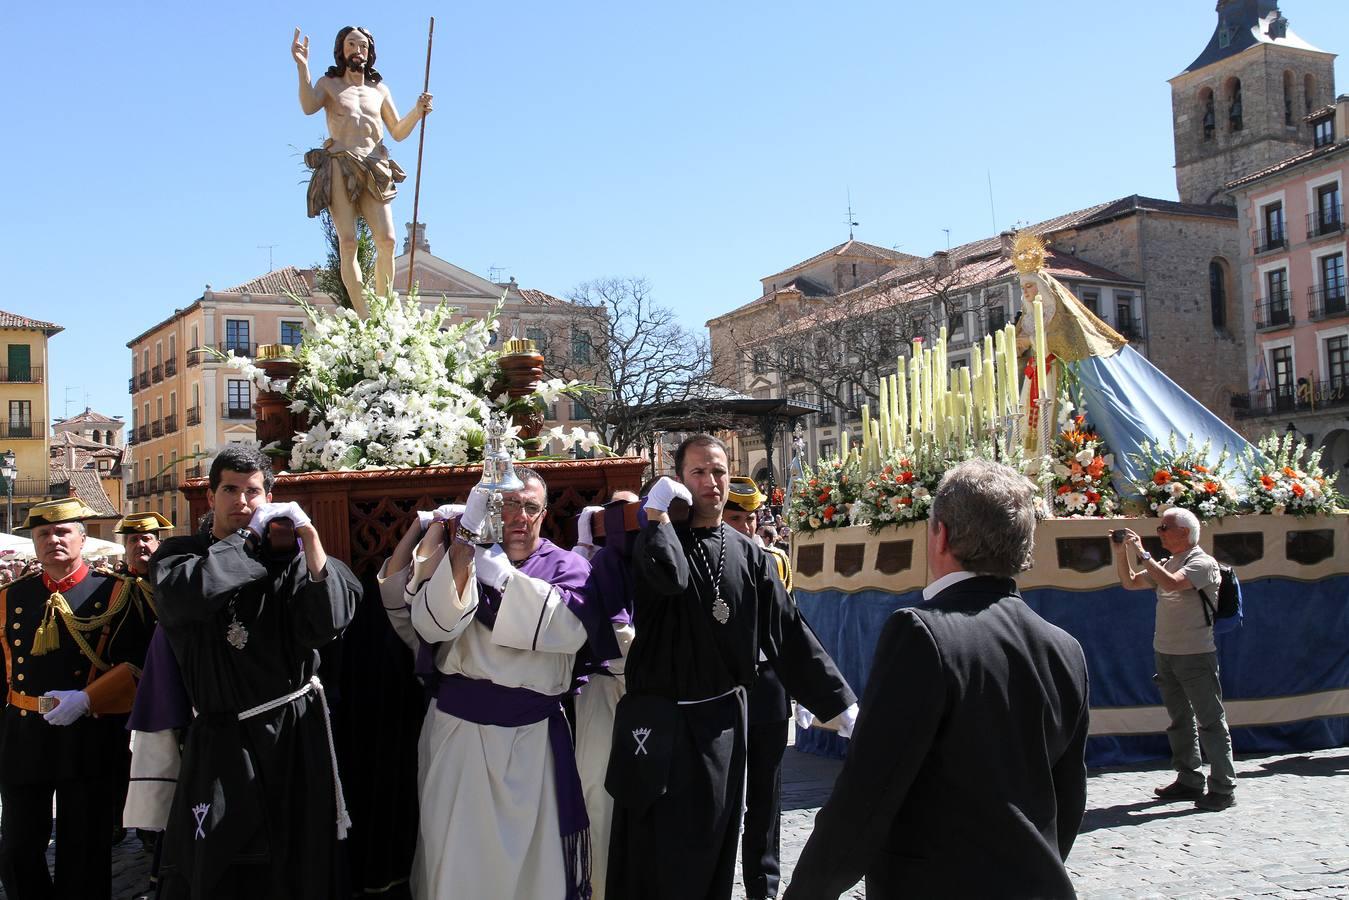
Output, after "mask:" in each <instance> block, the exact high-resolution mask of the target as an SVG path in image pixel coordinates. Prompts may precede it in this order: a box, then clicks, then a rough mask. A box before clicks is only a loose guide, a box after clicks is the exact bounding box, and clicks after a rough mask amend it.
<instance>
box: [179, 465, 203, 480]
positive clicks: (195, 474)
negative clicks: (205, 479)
mask: <svg viewBox="0 0 1349 900" xmlns="http://www.w3.org/2000/svg"><path fill="white" fill-rule="evenodd" d="M201 475H202V471H201V466H189V467H188V469H187V471H186V472H184V473H183V477H184V478H200V477H201Z"/></svg>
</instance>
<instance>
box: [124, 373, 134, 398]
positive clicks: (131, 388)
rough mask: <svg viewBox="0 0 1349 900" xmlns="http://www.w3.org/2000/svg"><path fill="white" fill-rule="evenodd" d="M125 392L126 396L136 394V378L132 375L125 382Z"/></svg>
mask: <svg viewBox="0 0 1349 900" xmlns="http://www.w3.org/2000/svg"><path fill="white" fill-rule="evenodd" d="M126 392H127V393H128V394H134V393H136V376H135V375H132V376H131V377H130V378H128V379H127V380H126Z"/></svg>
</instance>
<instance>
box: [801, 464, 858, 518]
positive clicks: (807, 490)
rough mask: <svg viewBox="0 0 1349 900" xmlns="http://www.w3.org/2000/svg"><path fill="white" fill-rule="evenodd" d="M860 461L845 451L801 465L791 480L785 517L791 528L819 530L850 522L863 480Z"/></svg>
mask: <svg viewBox="0 0 1349 900" xmlns="http://www.w3.org/2000/svg"><path fill="white" fill-rule="evenodd" d="M861 476H862V464H861V461H860V460H859V459H858V458H857V455H856V454H853V453H845V454H844V455H843V456H833V457H829V458H827V459H822V460H820V461H819V462H818V463H817V464H816V465H814V466H810V465H806V466H803V467H802V472H801V474H800V475H798V476H797V477H796V479H795V480H794V481H793V482H792V493H791V496H790V497H788V498H787V510H786V515H785V518H786V520H787V524H788V525H789V526H791V529H792V530H793V531H802V532H804V531H818V530H820V529H822V528H843V527H844V526H847V525H851V524H853V523H852V521H851V515H852V510H853V507H854V505H855V504H856V503H857V500H858V497H859V495H860V489H861V484H862V477H861Z"/></svg>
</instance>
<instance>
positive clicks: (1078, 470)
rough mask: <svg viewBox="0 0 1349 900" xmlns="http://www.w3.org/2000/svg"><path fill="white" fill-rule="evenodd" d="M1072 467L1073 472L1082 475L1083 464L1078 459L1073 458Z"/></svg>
mask: <svg viewBox="0 0 1349 900" xmlns="http://www.w3.org/2000/svg"><path fill="white" fill-rule="evenodd" d="M1070 468H1071V469H1072V473H1073V474H1074V475H1081V474H1082V464H1081V463H1080V462H1078V461H1077V460H1073V464H1072V466H1071V467H1070Z"/></svg>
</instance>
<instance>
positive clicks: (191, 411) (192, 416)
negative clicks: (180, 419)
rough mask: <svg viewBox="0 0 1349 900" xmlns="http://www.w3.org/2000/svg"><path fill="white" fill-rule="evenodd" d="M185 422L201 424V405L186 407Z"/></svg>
mask: <svg viewBox="0 0 1349 900" xmlns="http://www.w3.org/2000/svg"><path fill="white" fill-rule="evenodd" d="M187 424H188V425H200V424H201V407H200V406H189V407H188V408H187Z"/></svg>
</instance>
